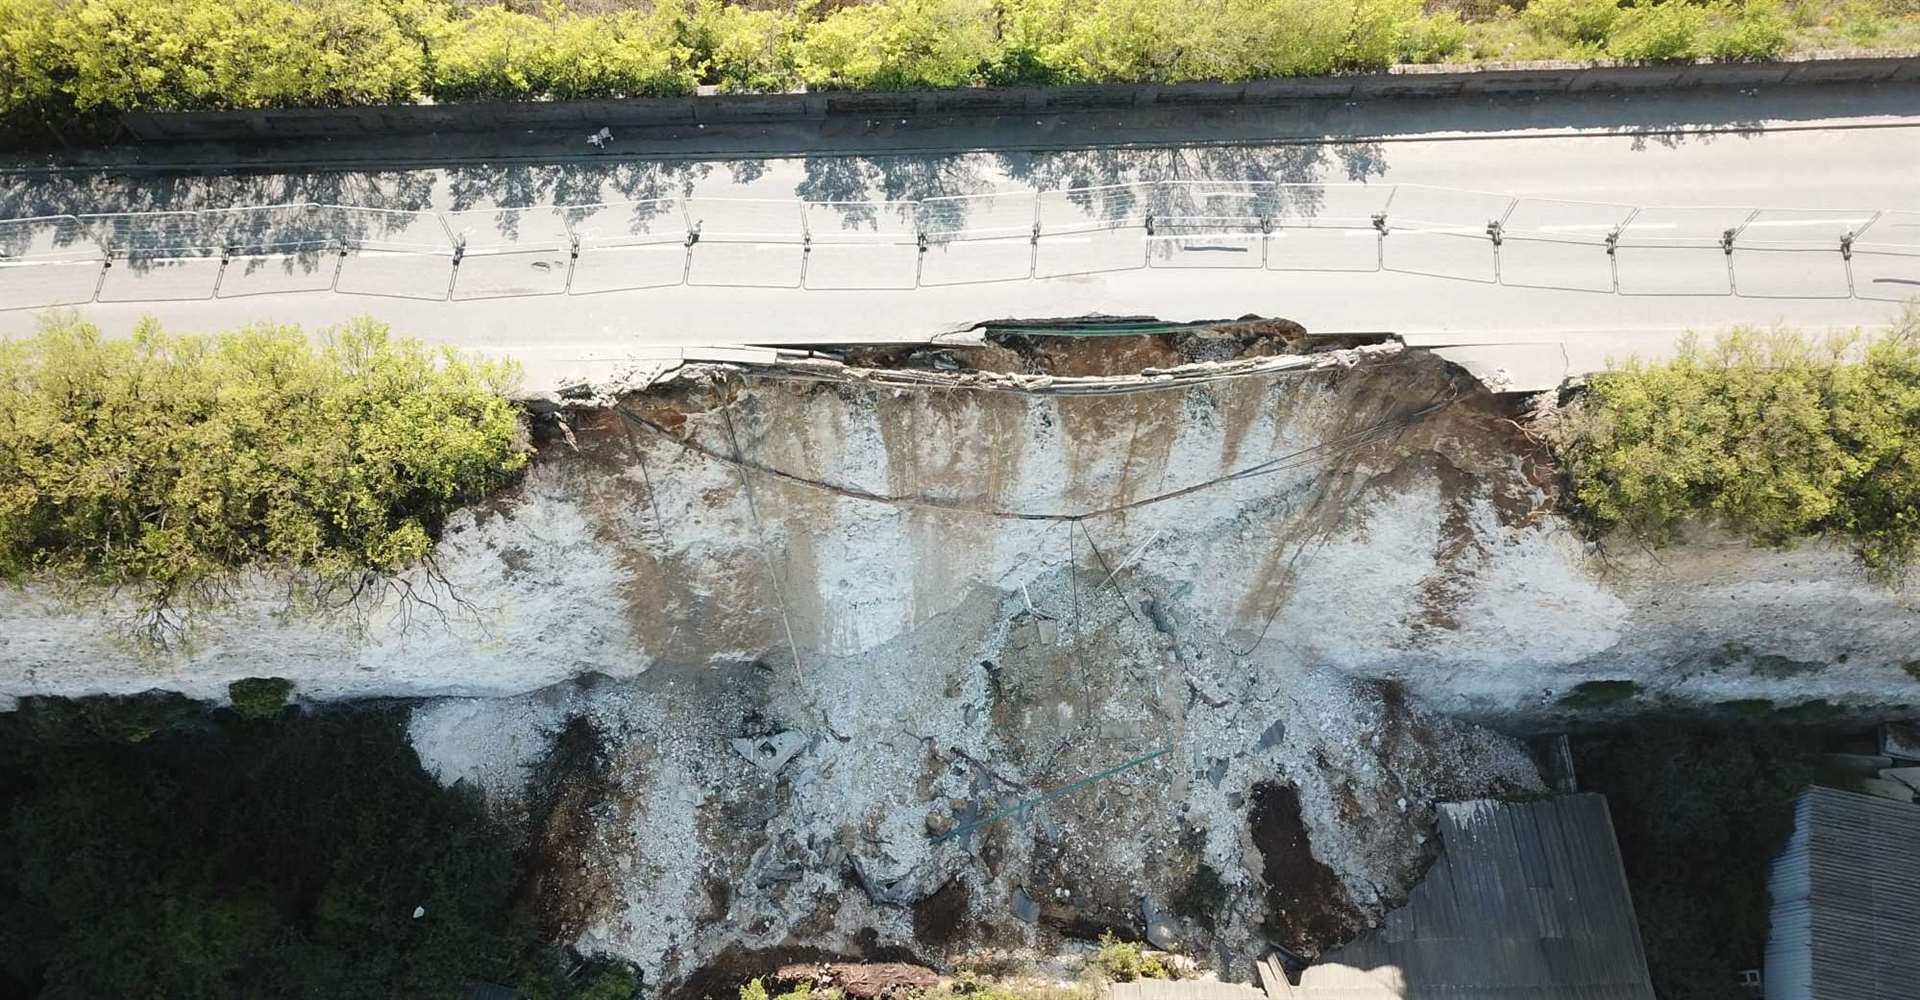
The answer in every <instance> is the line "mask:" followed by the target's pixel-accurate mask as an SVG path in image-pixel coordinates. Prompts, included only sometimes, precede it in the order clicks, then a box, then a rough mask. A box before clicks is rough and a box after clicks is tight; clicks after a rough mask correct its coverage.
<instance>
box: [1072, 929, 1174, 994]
mask: <svg viewBox="0 0 1920 1000" xmlns="http://www.w3.org/2000/svg"><path fill="white" fill-rule="evenodd" d="M1087 964H1088V965H1090V966H1092V967H1093V968H1094V969H1095V970H1096V971H1098V972H1099V973H1100V974H1101V975H1103V976H1105V977H1107V979H1109V980H1111V981H1112V982H1116V983H1130V982H1133V981H1134V980H1136V979H1172V978H1173V972H1172V971H1171V970H1169V969H1168V968H1167V966H1166V963H1164V962H1162V961H1160V959H1159V958H1158V957H1157V956H1154V955H1149V954H1147V953H1146V951H1145V950H1144V949H1142V948H1141V947H1140V944H1139V942H1136V941H1121V940H1119V939H1118V938H1115V937H1114V936H1113V932H1112V931H1108V932H1107V933H1105V934H1102V935H1100V950H1099V951H1096V952H1094V953H1093V957H1092V958H1091V959H1088V960H1087Z"/></svg>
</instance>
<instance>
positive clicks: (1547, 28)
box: [1520, 0, 1620, 46]
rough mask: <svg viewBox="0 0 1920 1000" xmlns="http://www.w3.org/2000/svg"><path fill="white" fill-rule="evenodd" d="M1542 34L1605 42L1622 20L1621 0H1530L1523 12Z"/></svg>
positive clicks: (1580, 40)
mask: <svg viewBox="0 0 1920 1000" xmlns="http://www.w3.org/2000/svg"><path fill="white" fill-rule="evenodd" d="M1520 16H1521V17H1522V18H1523V19H1524V20H1525V21H1526V23H1527V25H1528V26H1529V27H1531V28H1533V29H1534V30H1536V31H1538V32H1541V33H1542V34H1546V35H1551V36H1553V37H1555V38H1560V39H1564V40H1566V41H1569V42H1584V43H1587V44H1591V45H1597V46H1604V45H1605V44H1606V43H1607V38H1608V37H1609V36H1610V35H1612V34H1613V27H1614V25H1615V24H1618V23H1619V21H1620V4H1619V2H1618V0H1531V2H1529V3H1528V4H1527V5H1526V8H1525V10H1524V11H1522V13H1521V15H1520Z"/></svg>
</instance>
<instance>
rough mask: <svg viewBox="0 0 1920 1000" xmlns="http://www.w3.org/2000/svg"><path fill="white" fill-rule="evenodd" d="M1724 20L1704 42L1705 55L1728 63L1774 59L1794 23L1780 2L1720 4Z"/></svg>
mask: <svg viewBox="0 0 1920 1000" xmlns="http://www.w3.org/2000/svg"><path fill="white" fill-rule="evenodd" d="M1719 10H1720V12H1721V13H1722V14H1723V16H1725V18H1726V21H1725V23H1724V24H1722V25H1721V26H1720V27H1719V29H1717V30H1716V31H1714V32H1713V33H1712V34H1711V35H1710V37H1709V38H1708V40H1707V54H1708V55H1710V56H1712V57H1714V58H1715V59H1720V60H1725V61H1728V62H1741V61H1747V60H1758V59H1773V58H1777V57H1778V56H1779V55H1780V54H1781V53H1783V52H1785V51H1786V50H1787V45H1788V43H1789V41H1790V40H1791V37H1792V31H1793V20H1792V19H1791V18H1790V17H1788V16H1787V13H1786V11H1785V10H1783V9H1782V8H1781V6H1780V3H1779V0H1747V2H1746V3H1745V4H1744V5H1734V4H1731V3H1728V4H1722V5H1721V7H1720V8H1719Z"/></svg>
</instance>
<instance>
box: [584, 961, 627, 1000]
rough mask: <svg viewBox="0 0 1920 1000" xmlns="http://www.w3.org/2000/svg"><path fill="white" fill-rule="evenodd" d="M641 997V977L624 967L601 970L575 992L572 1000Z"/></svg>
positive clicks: (619, 999) (615, 999) (616, 999)
mask: <svg viewBox="0 0 1920 1000" xmlns="http://www.w3.org/2000/svg"><path fill="white" fill-rule="evenodd" d="M639 995H640V977H639V976H637V975H635V974H634V971H633V970H632V969H630V968H628V967H626V966H624V965H617V966H613V967H610V968H605V969H601V970H600V971H599V972H597V973H595V974H594V975H593V976H592V977H591V978H589V979H587V980H586V984H585V985H584V986H581V987H580V988H579V989H577V990H575V991H574V993H573V996H572V1000H633V998H634V997H637V996H639Z"/></svg>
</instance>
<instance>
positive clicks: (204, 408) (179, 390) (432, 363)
mask: <svg viewBox="0 0 1920 1000" xmlns="http://www.w3.org/2000/svg"><path fill="white" fill-rule="evenodd" d="M517 371H518V369H517V368H515V367H513V366H511V365H508V364H503V363H498V362H492V361H482V360H477V359H471V358H465V357H462V356H459V355H456V354H453V353H451V352H448V351H436V350H431V349H429V348H426V347H424V346H422V345H420V344H419V343H417V342H413V341H404V340H400V339H398V338H392V337H389V336H388V334H387V330H386V328H385V327H383V326H380V325H378V324H376V323H373V322H371V321H365V320H363V321H360V322H357V323H355V324H353V325H351V326H349V327H347V328H346V329H344V330H341V331H339V332H337V333H335V334H333V335H331V336H329V337H327V338H325V339H324V340H322V341H321V342H319V343H317V344H316V343H315V342H313V341H310V340H309V339H308V338H307V337H306V336H305V335H304V334H302V333H301V332H300V331H299V330H298V329H297V328H294V327H266V326H261V327H251V328H247V329H243V330H239V331H235V332H232V333H228V334H224V335H221V336H218V337H196V336H180V335H172V334H167V333H163V332H161V331H160V330H159V329H158V327H157V326H156V325H154V324H153V323H152V322H151V321H145V322H143V323H142V324H141V326H140V328H139V329H138V330H137V331H136V333H135V335H134V336H133V337H132V338H131V339H126V340H106V339H104V338H102V337H101V336H100V332H99V330H97V329H96V328H94V327H93V326H92V325H90V324H87V323H84V322H81V321H80V320H78V319H77V318H75V317H73V316H72V315H65V316H56V317H54V318H53V319H51V320H50V321H49V322H48V324H47V326H46V327H45V329H44V330H43V331H42V332H41V333H39V334H38V335H37V336H34V337H30V338H26V339H22V340H0V580H20V579H23V578H25V577H27V576H29V575H34V574H42V573H49V574H52V575H53V576H54V577H56V578H60V579H70V580H74V581H77V582H84V583H92V584H101V585H106V586H111V587H128V588H131V589H133V590H134V591H135V592H137V593H139V594H141V595H142V596H143V597H144V598H145V599H146V601H147V602H148V608H149V610H150V611H160V610H164V609H173V610H176V611H178V610H182V609H191V608H192V606H193V605H194V604H195V603H198V601H199V600H200V599H203V598H205V597H207V596H210V594H212V593H213V591H209V589H208V588H209V587H213V586H216V585H217V583H218V581H219V580H220V579H221V578H222V577H223V576H224V574H226V573H227V572H228V571H229V570H232V569H236V568H240V567H245V566H248V565H251V564H256V563H266V564H273V565H278V566H282V567H290V568H297V569H303V570H306V571H308V572H310V573H312V574H315V575H316V576H317V577H318V578H319V579H321V580H323V581H324V580H328V579H332V580H342V579H352V578H354V577H356V576H357V575H358V574H361V573H363V572H366V571H369V570H372V571H394V570H399V569H402V568H405V567H407V566H409V565H411V564H413V563H415V562H417V561H419V560H420V559H422V558H423V557H425V556H426V555H427V554H428V552H429V550H430V548H431V546H432V544H433V540H434V538H435V537H436V536H437V533H438V531H439V529H440V527H441V525H442V523H443V522H444V521H445V519H446V517H447V516H448V515H449V514H450V513H451V512H452V511H453V510H454V509H455V508H457V507H459V506H460V505H462V504H465V503H468V502H471V501H473V500H475V499H477V498H479V497H481V496H484V495H485V494H486V493H488V492H489V491H491V490H493V489H495V488H497V487H499V486H501V485H503V484H504V483H505V482H506V481H507V480H508V479H509V478H510V477H512V476H513V475H514V474H515V473H516V472H517V471H518V470H519V469H520V467H521V466H522V465H524V464H525V462H526V459H527V448H526V445H525V438H524V432H523V429H522V427H521V420H520V410H519V408H518V407H516V406H515V405H513V404H512V403H511V402H510V401H509V400H508V399H507V398H506V395H507V393H509V392H510V391H511V390H512V388H513V385H514V380H515V379H516V378H517Z"/></svg>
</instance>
